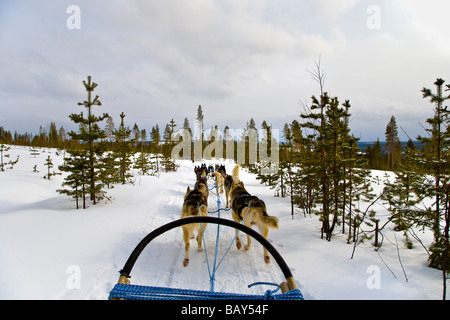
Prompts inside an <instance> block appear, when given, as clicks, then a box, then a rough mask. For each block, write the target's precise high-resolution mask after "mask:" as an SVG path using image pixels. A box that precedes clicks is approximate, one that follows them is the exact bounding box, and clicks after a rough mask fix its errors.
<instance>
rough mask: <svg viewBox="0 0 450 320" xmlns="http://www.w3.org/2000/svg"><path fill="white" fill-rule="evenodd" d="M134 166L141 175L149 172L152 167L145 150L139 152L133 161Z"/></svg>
mask: <svg viewBox="0 0 450 320" xmlns="http://www.w3.org/2000/svg"><path fill="white" fill-rule="evenodd" d="M134 168H135V169H138V170H139V171H140V173H141V174H142V175H146V174H149V172H150V171H151V170H152V169H153V164H152V163H151V161H150V159H149V158H148V154H146V153H145V152H140V153H139V156H138V157H137V158H136V161H135V163H134Z"/></svg>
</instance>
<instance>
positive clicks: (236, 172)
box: [231, 164, 241, 184]
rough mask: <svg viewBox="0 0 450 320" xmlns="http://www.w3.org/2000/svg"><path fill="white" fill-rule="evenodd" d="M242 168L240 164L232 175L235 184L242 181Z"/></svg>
mask: <svg viewBox="0 0 450 320" xmlns="http://www.w3.org/2000/svg"><path fill="white" fill-rule="evenodd" d="M240 168H241V166H240V165H239V164H238V165H236V166H235V167H234V168H233V173H232V175H231V176H232V177H233V181H234V183H236V184H237V183H239V182H240V181H241V179H240V178H239V169H240Z"/></svg>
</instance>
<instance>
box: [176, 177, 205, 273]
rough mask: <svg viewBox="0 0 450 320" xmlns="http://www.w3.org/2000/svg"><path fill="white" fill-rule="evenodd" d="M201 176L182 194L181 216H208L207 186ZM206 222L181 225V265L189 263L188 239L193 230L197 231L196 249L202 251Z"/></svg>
mask: <svg viewBox="0 0 450 320" xmlns="http://www.w3.org/2000/svg"><path fill="white" fill-rule="evenodd" d="M204 179H205V178H204V177H202V178H200V179H199V181H197V182H196V183H195V186H194V189H193V190H191V188H189V187H187V190H186V194H185V195H184V203H183V208H182V210H181V218H188V217H196V216H199V215H200V216H204V217H206V216H208V186H207V184H206V182H205V180H204ZM206 225H207V224H206V223H192V224H186V225H184V226H182V229H183V240H184V260H183V266H184V267H187V266H188V265H189V248H190V243H189V242H190V239H193V238H194V237H195V236H194V231H196V232H197V247H198V248H197V250H198V252H201V251H203V248H202V239H203V232H205V229H206Z"/></svg>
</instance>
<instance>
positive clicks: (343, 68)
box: [0, 0, 450, 139]
mask: <svg viewBox="0 0 450 320" xmlns="http://www.w3.org/2000/svg"><path fill="white" fill-rule="evenodd" d="M76 2H77V3H76V4H77V5H78V6H79V7H80V9H81V29H80V30H69V29H67V27H66V19H67V18H68V14H67V13H66V9H67V7H68V6H69V5H71V4H73V3H72V2H71V1H58V2H55V1H39V3H37V2H36V1H14V2H12V1H11V2H8V3H5V2H2V4H1V5H0V6H1V7H0V12H2V14H1V15H2V16H1V18H2V19H0V20H1V22H0V69H1V70H2V72H1V73H0V105H1V107H0V108H1V111H2V112H1V115H0V125H3V126H5V127H6V128H7V129H10V130H18V131H20V132H25V131H28V132H30V131H34V132H36V131H37V130H38V128H39V125H45V124H48V123H49V122H50V121H55V122H57V125H64V126H66V125H67V126H70V121H69V120H68V115H69V114H70V113H73V112H79V111H81V110H80V107H78V106H77V102H78V101H82V100H84V99H85V92H84V91H83V86H82V84H81V82H82V80H84V79H85V78H86V76H87V75H91V76H92V77H93V79H94V81H95V82H97V83H98V84H99V86H98V88H97V89H96V93H97V94H98V95H99V96H100V99H101V101H102V103H103V106H102V107H101V109H99V110H98V112H99V113H100V112H108V113H110V114H111V115H112V116H113V117H115V118H118V115H119V114H120V112H122V111H124V112H125V113H126V114H127V118H126V120H127V121H129V122H130V125H132V124H134V122H136V123H138V124H139V126H140V127H142V128H148V129H150V128H151V126H153V125H155V124H156V123H159V124H160V127H161V126H164V125H165V123H167V122H168V121H169V120H170V119H171V118H174V119H175V120H176V121H177V123H178V124H179V125H181V124H182V121H183V119H184V118H185V117H188V118H189V119H190V120H191V123H193V121H194V119H195V115H196V109H197V106H198V105H199V104H201V105H202V106H203V108H204V112H205V121H206V126H212V125H215V124H218V125H219V127H223V126H224V125H226V124H227V125H229V126H230V127H235V128H238V127H242V126H244V125H245V123H246V122H247V121H248V120H249V119H250V117H254V118H255V120H256V122H257V125H260V123H261V122H262V120H267V121H268V122H269V123H272V124H273V125H274V126H277V127H278V128H282V126H283V123H285V122H291V121H292V120H294V119H298V115H299V113H300V112H301V106H300V105H299V103H298V101H299V100H300V101H308V100H309V99H310V97H311V95H312V94H317V93H318V88H317V85H316V84H315V83H314V81H312V80H311V79H310V76H309V74H308V73H307V72H306V69H312V68H313V65H314V63H313V60H314V59H317V58H318V56H319V55H321V56H322V63H323V67H324V69H325V72H326V73H327V82H326V89H327V90H328V91H329V92H330V93H331V94H334V95H337V96H339V98H340V99H341V100H342V101H344V100H345V99H350V100H351V103H352V105H353V110H352V114H353V121H352V129H353V131H354V132H355V134H357V135H359V134H361V136H362V138H363V139H370V138H371V139H376V137H380V138H383V137H384V129H385V126H386V124H387V122H388V121H389V118H390V116H391V113H392V114H393V113H394V112H395V114H394V115H395V116H396V118H397V121H398V122H399V121H404V123H401V124H399V125H402V126H403V127H408V128H409V129H408V130H409V131H411V135H412V136H415V135H417V133H419V131H421V130H422V129H421V128H420V126H418V125H413V124H417V123H418V121H423V120H424V117H426V116H428V115H429V114H430V113H431V109H432V106H431V105H430V104H429V103H428V101H425V100H423V99H422V98H421V95H420V89H421V88H422V87H423V86H428V87H431V86H432V83H433V82H434V80H435V78H436V77H443V78H444V79H446V78H445V77H446V76H447V75H448V74H445V72H446V71H445V63H446V60H447V57H448V54H449V51H450V48H449V46H448V45H446V43H449V41H448V38H447V37H448V36H447V35H446V33H445V32H440V31H439V30H440V29H441V27H442V25H441V24H440V23H438V22H433V21H430V19H431V17H432V15H431V13H433V12H436V11H437V12H441V13H439V14H441V15H442V12H445V9H446V8H447V7H448V5H447V4H446V3H445V2H444V1H441V0H434V1H432V2H433V3H434V5H433V6H431V5H430V6H424V5H423V4H420V3H419V2H418V1H411V2H409V0H408V1H392V0H377V1H373V2H372V3H371V4H374V5H377V6H379V8H380V12H381V28H380V29H379V30H369V29H368V28H367V25H366V21H367V18H368V14H367V10H366V9H367V6H368V4H367V3H365V2H364V1H358V0H346V1H345V2H342V1H339V2H338V1H332V0H321V1H315V0H314V1H313V0H302V1H296V0H295V1H294V0H291V1H282V2H280V1H269V0H266V1H258V2H255V1H241V0H240V1H237V0H233V1H231V0H226V1H225V0H223V1H219V0H217V1H206V0H193V1H179V0H178V1H176V0H165V1H138V0H135V1H127V2H126V3H125V2H123V1H95V2H93V1H76ZM337 3H339V6H336V4H337ZM440 9H441V10H440ZM5 12H7V13H8V14H7V15H6V14H5ZM447 73H448V72H447ZM447 79H449V80H450V77H447ZM384 118H385V119H384ZM375 120H377V121H375ZM368 122H370V125H368Z"/></svg>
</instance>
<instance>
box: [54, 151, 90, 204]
mask: <svg viewBox="0 0 450 320" xmlns="http://www.w3.org/2000/svg"><path fill="white" fill-rule="evenodd" d="M58 169H59V170H61V171H63V172H68V173H69V175H68V176H67V177H66V178H65V179H64V181H63V183H62V186H63V187H64V186H68V187H70V188H69V189H58V190H56V191H57V192H59V193H61V194H66V195H68V196H72V197H73V198H74V199H76V205H77V209H79V204H78V199H80V198H82V199H83V209H86V194H88V190H89V187H88V185H89V178H88V171H89V158H88V152H87V151H85V150H78V151H77V150H71V151H70V157H67V158H64V164H63V165H61V166H59V167H58Z"/></svg>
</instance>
